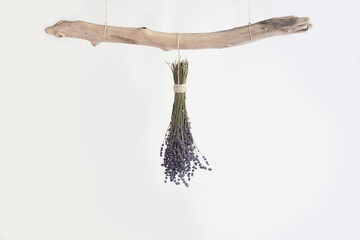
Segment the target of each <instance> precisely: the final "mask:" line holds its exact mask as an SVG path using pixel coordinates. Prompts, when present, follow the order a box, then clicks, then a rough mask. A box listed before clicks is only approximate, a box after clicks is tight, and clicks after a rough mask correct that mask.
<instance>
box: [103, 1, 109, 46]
mask: <svg viewBox="0 0 360 240" xmlns="http://www.w3.org/2000/svg"><path fill="white" fill-rule="evenodd" d="M107 26H108V7H107V0H105V24H104V35H103V42H106V30H107Z"/></svg>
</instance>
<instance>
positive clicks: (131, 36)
mask: <svg viewBox="0 0 360 240" xmlns="http://www.w3.org/2000/svg"><path fill="white" fill-rule="evenodd" d="M311 27H312V25H311V23H310V22H309V18H307V17H304V18H298V17H296V16H287V17H280V18H271V19H268V20H264V21H261V22H257V23H254V24H251V25H250V27H249V26H248V25H246V26H242V27H237V28H233V29H229V30H225V31H219V32H211V33H179V42H180V49H205V48H227V47H234V46H238V45H242V44H246V43H250V42H251V38H250V31H251V36H252V40H253V41H258V40H261V39H264V38H269V37H274V36H280V35H288V34H293V33H300V32H306V31H307V30H309V29H310V28H311ZM45 32H46V33H48V34H52V35H54V36H56V37H71V38H79V39H84V40H88V41H90V42H91V43H92V45H93V46H96V45H98V44H99V43H100V42H104V41H106V42H114V43H128V44H138V45H145V46H152V47H158V48H160V49H162V50H165V51H168V50H173V49H177V37H178V34H177V33H164V32H156V31H153V30H150V29H148V28H146V27H141V28H127V27H113V26H106V27H105V26H104V25H98V24H94V23H89V22H84V21H60V22H58V23H56V24H55V25H53V26H51V27H48V28H46V29H45Z"/></svg>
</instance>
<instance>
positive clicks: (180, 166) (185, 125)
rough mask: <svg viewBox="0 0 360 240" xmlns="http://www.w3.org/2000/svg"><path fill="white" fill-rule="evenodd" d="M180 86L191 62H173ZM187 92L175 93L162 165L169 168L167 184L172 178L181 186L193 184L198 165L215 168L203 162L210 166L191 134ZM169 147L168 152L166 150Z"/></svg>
mask: <svg viewBox="0 0 360 240" xmlns="http://www.w3.org/2000/svg"><path fill="white" fill-rule="evenodd" d="M169 66H170V68H171V70H172V73H173V77H174V83H175V84H176V85H183V84H186V77H187V73H188V66H189V62H188V61H187V60H182V61H180V62H177V61H175V62H174V63H172V64H169ZM185 94H186V93H185V92H175V99H174V104H173V109H172V114H171V122H170V124H169V127H168V129H167V131H166V134H165V139H164V142H163V144H162V145H161V148H160V156H161V157H163V163H162V164H161V166H163V167H165V183H166V182H167V181H168V180H169V181H170V182H175V184H176V185H179V184H180V183H181V182H183V183H184V185H185V186H186V187H188V186H189V183H188V182H189V181H190V180H191V177H193V176H194V171H195V170H196V169H198V168H200V169H204V170H208V171H211V170H212V169H211V168H209V167H207V166H205V165H204V164H202V163H201V162H200V159H201V158H202V159H203V161H204V162H205V164H206V165H209V163H208V161H207V159H206V157H205V156H203V155H202V154H201V153H200V151H199V149H198V147H197V146H196V143H195V141H194V139H193V136H192V134H191V130H190V129H191V127H190V121H189V117H188V115H187V111H186V105H185V100H186V95H185ZM164 145H166V147H165V152H164V151H163V150H164Z"/></svg>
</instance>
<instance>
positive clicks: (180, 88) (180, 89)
mask: <svg viewBox="0 0 360 240" xmlns="http://www.w3.org/2000/svg"><path fill="white" fill-rule="evenodd" d="M177 51H178V64H177V84H174V92H175V93H185V92H186V84H180V62H181V56H180V33H177Z"/></svg>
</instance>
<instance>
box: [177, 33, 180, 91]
mask: <svg viewBox="0 0 360 240" xmlns="http://www.w3.org/2000/svg"><path fill="white" fill-rule="evenodd" d="M177 50H178V68H177V77H178V78H177V80H178V85H179V84H180V60H181V57H180V34H179V33H177Z"/></svg>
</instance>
